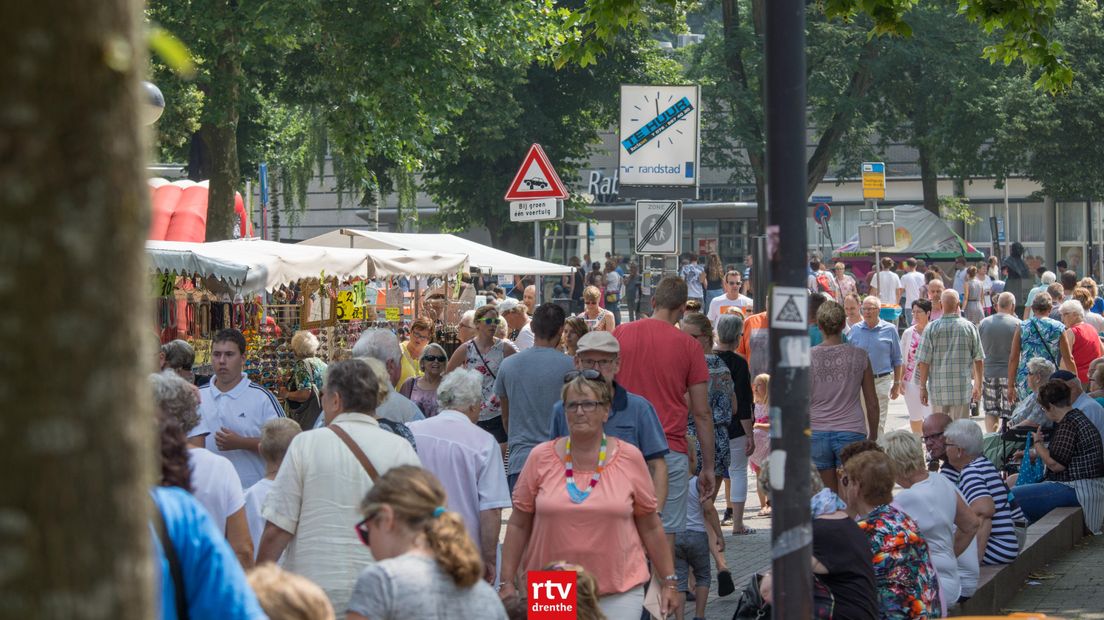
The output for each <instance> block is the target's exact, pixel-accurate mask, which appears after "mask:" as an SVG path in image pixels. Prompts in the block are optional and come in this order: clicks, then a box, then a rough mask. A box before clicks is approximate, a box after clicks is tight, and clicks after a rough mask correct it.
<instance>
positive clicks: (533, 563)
mask: <svg viewBox="0 0 1104 620" xmlns="http://www.w3.org/2000/svg"><path fill="white" fill-rule="evenodd" d="M601 377H602V375H601V373H599V372H598V371H597V370H592V369H587V370H575V371H572V372H570V373H568V374H567V375H565V377H564V381H565V384H564V387H563V393H562V396H563V403H564V414H565V416H566V417H567V422H568V429H569V430H568V436H567V437H563V438H560V439H555V440H552V441H548V442H545V443H542V444H540V445H538V446H537V447H536V448H533V451H532V452H530V453H529V458H528V459H526V461H525V467H524V468H523V469H522V471H521V476H520V478H518V481H517V485H516V486H515V487H514V510H513V513H512V514H511V515H510V521H509V523H508V524H507V526H506V542H505V543H504V545H503V549H502V570H501V572H500V574H501V575H502V580H503V584H502V589H501V590H500V591H499V596H501V597H502V598H503V599H508V598H511V597H514V596H517V588H516V585H515V583H514V579H515V577H516V576H517V574H518V568H519V566H520V564H521V560H522V554H523V553H525V555H526V558H527V564H526V566H525V568H526V570H539V569H540V567H541V566H544V565H546V564H547V563H549V562H552V561H557V560H564V561H568V562H572V563H575V564H578V565H580V566H582V567H583V568H585V569H586V570H587V571H589V572H590V573H591V574H593V575H594V577H595V578H596V579H597V580H598V594H599V596H600V598H599V603H600V605H601V607H602V612H603V613H604V614H605V615H606V617H608V618H609V619H610V620H622V619H625V620H636V619H637V618H639V617H640V609H641V607H642V605H643V603H644V583H645V582H647V581H648V579H649V573H648V565H647V562H646V561H645V559H644V557H645V551H647V556H648V558H650V559H651V561H652V565H653V568H654V570H655V571H656V574H657V575H658V576H659V577H660V579H661V581H662V583H663V585H662V590H661V592H660V600H661V610H662V611H663V612H664V614H665V615H666V613H669V612H670V611H671V609H672V607H673V601H674V594H675V590H676V588H677V584H678V580H677V578H676V577H675V574H674V572H675V571H674V564H673V562H672V559H671V549H670V547H669V546H668V544H667V538H666V535H665V534H664V533H663V524H662V523H661V522H660V520H659V514H658V513H657V512H656V510H657V504H656V496H655V490H654V487H653V485H652V480H651V477H650V476H649V474H648V467H647V465H645V464H644V457H643V456H642V455H641V453H640V450H638V449H637V448H636V447H635V446H633V445H632V444H629V443H628V442H624V441H621V440H619V439H616V438H614V437H609V436H607V435H606V434H605V432H604V430H603V425H604V424H605V422H606V419H607V418H608V417H609V410H610V401H611V397H612V393H613V388H612V386H611V385H610V384H609V383H607V382H606V381H605V380H603V379H602V378H601ZM538 498H539V499H538ZM613 550H615V551H616V552H615V553H614V552H611V551H613ZM665 615H664V617H665Z"/></svg>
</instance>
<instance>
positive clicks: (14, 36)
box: [0, 0, 155, 619]
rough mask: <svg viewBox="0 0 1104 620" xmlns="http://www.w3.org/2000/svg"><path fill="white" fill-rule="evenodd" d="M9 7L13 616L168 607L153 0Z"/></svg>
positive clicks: (4, 485) (4, 413) (3, 594)
mask: <svg viewBox="0 0 1104 620" xmlns="http://www.w3.org/2000/svg"><path fill="white" fill-rule="evenodd" d="M3 14H4V17H3V19H0V84H3V95H2V96H0V221H3V224H0V402H2V403H4V406H3V407H2V408H0V447H2V449H0V471H2V472H3V473H2V474H0V619H7V618H21V619H22V618H36V619H52V618H59V619H61V618H65V619H73V618H77V619H99V618H104V619H108V618H111V619H115V618H123V619H130V618H135V619H138V618H143V619H144V618H150V617H153V616H154V614H153V593H154V588H153V586H152V585H151V578H152V575H153V572H152V566H151V562H150V559H151V558H150V544H151V540H150V535H149V529H148V525H147V522H148V521H147V517H148V510H149V509H148V507H149V500H148V495H147V492H148V489H149V486H150V485H151V483H152V482H153V473H154V468H155V466H154V461H153V445H154V433H153V430H154V428H155V423H154V421H153V417H152V415H151V412H150V405H149V400H150V399H149V395H148V388H146V385H147V382H146V381H145V379H144V377H143V374H144V373H145V372H148V371H149V370H150V368H151V364H152V352H153V340H152V333H153V330H152V328H151V324H150V320H149V319H150V317H151V315H152V312H151V307H150V305H149V303H148V301H147V299H146V296H145V295H144V293H145V291H146V290H147V288H148V286H149V285H148V281H149V278H148V276H147V274H146V261H145V258H144V255H143V241H144V239H145V238H146V235H147V233H148V227H149V204H148V195H149V190H148V189H147V188H146V187H145V182H144V180H143V178H144V172H143V160H144V159H145V155H146V149H145V141H144V140H143V139H142V133H141V129H140V127H139V126H138V106H139V82H138V80H139V75H140V72H141V71H142V70H143V69H144V67H145V50H146V43H145V40H144V38H142V37H139V36H138V32H139V28H140V23H141V21H140V19H141V13H140V6H139V4H138V2H137V1H136V0H96V1H95V2H69V1H66V0H36V1H34V2H9V3H7V4H6V5H5V8H4V11H3Z"/></svg>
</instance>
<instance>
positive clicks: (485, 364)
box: [464, 340, 506, 422]
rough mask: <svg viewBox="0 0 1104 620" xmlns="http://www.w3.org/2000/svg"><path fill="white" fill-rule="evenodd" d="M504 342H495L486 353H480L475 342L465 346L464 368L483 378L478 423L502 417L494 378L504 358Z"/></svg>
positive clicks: (470, 341)
mask: <svg viewBox="0 0 1104 620" xmlns="http://www.w3.org/2000/svg"><path fill="white" fill-rule="evenodd" d="M505 347H506V341H505V340H496V341H495V343H494V345H493V346H492V347H491V348H490V349H488V350H487V352H486V353H480V352H479V349H478V348H476V346H475V340H469V341H468V344H467V358H466V359H465V361H464V368H467V369H469V370H474V371H475V372H478V373H479V374H480V375H482V377H483V406H482V408H480V410H479V421H480V422H485V421H487V420H493V419H495V418H497V417H499V416H501V415H502V403H501V402H500V401H499V400H498V395H497V394H495V391H494V384H495V378H496V377H498V369H499V367H500V366H502V358H503V357H504V356H505Z"/></svg>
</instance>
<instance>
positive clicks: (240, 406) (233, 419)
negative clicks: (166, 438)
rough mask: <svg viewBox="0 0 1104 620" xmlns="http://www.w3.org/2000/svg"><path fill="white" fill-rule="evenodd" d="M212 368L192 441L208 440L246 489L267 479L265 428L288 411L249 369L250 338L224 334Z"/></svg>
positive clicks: (217, 343) (201, 392)
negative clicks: (263, 447)
mask: <svg viewBox="0 0 1104 620" xmlns="http://www.w3.org/2000/svg"><path fill="white" fill-rule="evenodd" d="M211 364H212V365H213V366H214V369H215V376H214V377H212V378H211V382H210V383H209V384H207V385H206V386H204V387H202V388H200V390H199V426H196V427H195V429H193V430H192V432H191V433H189V437H201V436H204V435H206V439H205V445H204V446H203V447H205V448H207V449H208V450H210V451H211V452H213V453H215V454H218V455H220V456H224V457H226V458H227V459H229V461H230V462H231V463H233V465H234V469H235V470H237V472H238V477H239V478H241V484H242V488H243V489H247V488H249V487H251V486H253V485H254V484H255V483H256V482H257V481H258V480H260V479H261V478H264V475H265V464H264V460H263V459H262V458H261V454H260V452H259V451H258V446H259V445H260V443H261V427H262V426H264V423H265V422H267V421H269V420H271V419H273V418H280V417H284V410H283V408H281V407H280V403H279V402H278V401H277V400H276V397H275V396H273V395H272V392H269V391H268V390H266V389H264V388H263V387H261V386H259V385H257V384H256V383H253V382H252V381H250V380H249V378H248V377H246V375H245V373H244V372H242V370H243V369H244V368H245V336H243V335H242V333H241V332H240V331H238V330H236V329H224V330H222V331H220V332H218V333H217V334H215V338H214V340H213V342H212V343H211Z"/></svg>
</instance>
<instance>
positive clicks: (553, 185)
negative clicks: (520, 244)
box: [506, 144, 568, 304]
mask: <svg viewBox="0 0 1104 620" xmlns="http://www.w3.org/2000/svg"><path fill="white" fill-rule="evenodd" d="M567 196H568V192H567V188H566V187H564V184H563V181H560V175H558V174H556V169H555V168H553V167H552V162H551V161H550V160H549V159H548V155H546V154H545V153H544V149H543V148H541V145H539V144H533V145H532V146H530V147H529V152H528V153H526V154H525V159H523V160H521V167H519V168H518V171H517V174H515V175H514V180H513V181H511V182H510V188H509V189H507V190H506V200H509V201H510V221H512V222H533V257H534V258H536V259H537V260H541V230H540V223H541V222H543V221H547V220H558V219H562V218H563V199H565V198H567ZM534 284H535V287H536V290H537V298H536V300H537V303H538V304H539V303H540V302H541V297H542V294H541V293H542V292H543V291H542V289H543V287H542V286H541V278H540V276H537V279H536V282H535V283H534Z"/></svg>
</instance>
